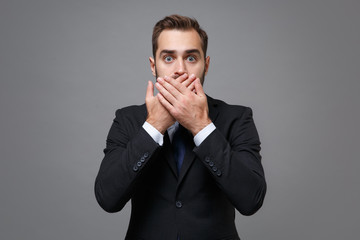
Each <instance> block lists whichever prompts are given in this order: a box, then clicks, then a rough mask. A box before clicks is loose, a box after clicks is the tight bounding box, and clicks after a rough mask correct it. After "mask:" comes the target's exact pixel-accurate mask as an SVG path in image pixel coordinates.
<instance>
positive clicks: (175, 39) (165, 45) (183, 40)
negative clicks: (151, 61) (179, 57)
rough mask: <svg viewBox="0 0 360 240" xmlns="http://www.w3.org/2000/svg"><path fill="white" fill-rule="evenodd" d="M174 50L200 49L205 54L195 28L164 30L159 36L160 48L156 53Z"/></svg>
mask: <svg viewBox="0 0 360 240" xmlns="http://www.w3.org/2000/svg"><path fill="white" fill-rule="evenodd" d="M164 49H166V50H174V51H176V52H179V53H181V52H185V51H186V50H189V49H198V50H199V51H200V52H201V54H202V55H203V51H202V48H201V38H200V36H199V34H198V33H197V32H196V31H195V30H194V29H191V30H185V31H184V30H177V29H171V30H164V31H162V32H161V33H160V35H159V38H158V49H157V51H156V55H158V53H159V52H161V51H162V50H164Z"/></svg>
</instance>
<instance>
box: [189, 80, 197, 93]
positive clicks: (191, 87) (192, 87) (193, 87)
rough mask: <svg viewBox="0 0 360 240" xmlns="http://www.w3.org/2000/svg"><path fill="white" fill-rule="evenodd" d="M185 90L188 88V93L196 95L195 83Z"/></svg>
mask: <svg viewBox="0 0 360 240" xmlns="http://www.w3.org/2000/svg"><path fill="white" fill-rule="evenodd" d="M187 88H188V89H189V90H190V91H192V92H194V93H196V90H195V82H192V83H191V84H190V85H189V86H188V87H187Z"/></svg>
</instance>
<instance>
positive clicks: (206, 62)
mask: <svg viewBox="0 0 360 240" xmlns="http://www.w3.org/2000/svg"><path fill="white" fill-rule="evenodd" d="M209 65H210V56H207V57H206V58H205V75H206V74H207V73H208V70H209Z"/></svg>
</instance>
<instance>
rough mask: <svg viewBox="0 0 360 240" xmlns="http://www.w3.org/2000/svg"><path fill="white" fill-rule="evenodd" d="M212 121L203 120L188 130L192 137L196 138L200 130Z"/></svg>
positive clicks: (208, 119)
mask: <svg viewBox="0 0 360 240" xmlns="http://www.w3.org/2000/svg"><path fill="white" fill-rule="evenodd" d="M210 123H212V121H211V120H210V118H207V119H205V120H204V121H201V122H199V123H198V124H195V125H194V127H193V128H192V129H190V132H191V134H192V135H193V136H196V134H198V133H199V132H200V131H201V130H203V129H204V128H205V127H206V126H208V125H209V124H210Z"/></svg>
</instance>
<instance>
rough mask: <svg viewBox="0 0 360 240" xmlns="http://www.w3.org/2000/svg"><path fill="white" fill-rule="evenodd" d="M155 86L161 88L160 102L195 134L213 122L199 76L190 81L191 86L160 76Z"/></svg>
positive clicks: (158, 96)
mask: <svg viewBox="0 0 360 240" xmlns="http://www.w3.org/2000/svg"><path fill="white" fill-rule="evenodd" d="M189 78H194V76H191V77H189ZM191 84H193V87H194V88H193V89H191V87H190V86H191ZM155 86H156V88H157V89H158V90H159V94H158V95H157V98H158V99H159V102H160V103H161V104H162V105H163V106H164V107H165V108H166V109H167V111H169V113H170V114H171V116H172V117H173V118H174V119H176V120H177V121H178V122H179V123H180V124H181V125H182V126H184V127H185V128H186V129H188V130H189V131H191V133H192V134H193V136H195V135H196V134H197V133H198V132H199V131H200V130H202V129H203V128H204V127H206V126H207V125H208V124H210V123H211V120H210V118H209V109H208V104H207V98H206V95H205V93H204V90H203V88H202V86H201V83H200V79H199V78H196V79H195V81H193V82H192V83H190V85H189V87H186V84H183V83H182V82H180V81H177V80H175V79H173V78H170V77H165V78H159V79H158V82H157V83H156V85H155Z"/></svg>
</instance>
